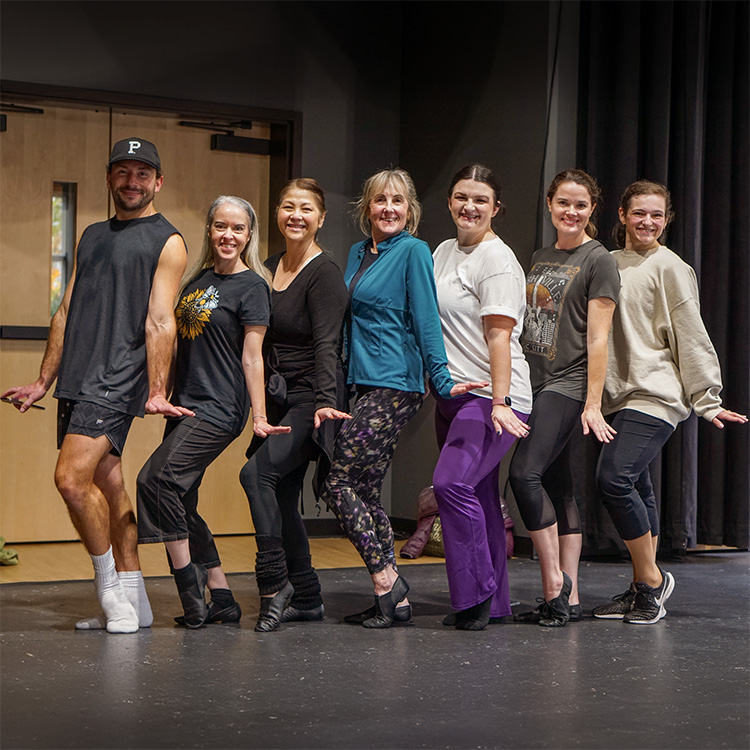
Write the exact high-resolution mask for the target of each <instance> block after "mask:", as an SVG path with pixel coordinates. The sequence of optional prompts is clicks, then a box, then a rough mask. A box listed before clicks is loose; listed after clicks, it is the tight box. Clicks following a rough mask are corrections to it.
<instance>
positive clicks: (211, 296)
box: [175, 285, 219, 339]
mask: <svg viewBox="0 0 750 750" xmlns="http://www.w3.org/2000/svg"><path fill="white" fill-rule="evenodd" d="M218 304H219V290H218V289H217V288H216V287H215V286H213V285H212V286H210V287H208V289H196V290H195V291H194V292H190V294H188V295H186V296H185V297H183V298H182V299H181V300H180V304H179V305H177V309H176V310H175V317H176V318H177V330H178V331H179V333H180V336H182V338H184V339H194V338H197V337H198V336H200V335H201V333H203V328H204V326H205V325H206V323H208V319H209V318H210V317H211V310H213V309H214V308H215V307H217V306H218Z"/></svg>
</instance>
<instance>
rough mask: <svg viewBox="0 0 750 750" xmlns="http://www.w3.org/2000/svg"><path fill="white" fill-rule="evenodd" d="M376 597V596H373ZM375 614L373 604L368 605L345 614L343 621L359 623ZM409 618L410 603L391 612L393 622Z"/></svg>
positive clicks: (404, 620) (352, 623)
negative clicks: (358, 610) (353, 612)
mask: <svg viewBox="0 0 750 750" xmlns="http://www.w3.org/2000/svg"><path fill="white" fill-rule="evenodd" d="M375 598H376V599H377V596H376V597H375ZM376 614H377V610H376V609H375V605H374V604H373V605H372V607H368V608H367V609H365V610H363V611H362V612H356V613H355V614H353V615H346V616H345V617H344V622H347V623H349V624H350V625H361V624H362V623H363V622H364V621H365V620H370V619H372V618H373V617H375V615H376ZM409 620H411V604H404V605H403V606H402V607H396V609H395V610H394V612H393V622H409Z"/></svg>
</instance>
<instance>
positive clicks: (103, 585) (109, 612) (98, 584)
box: [91, 547, 138, 633]
mask: <svg viewBox="0 0 750 750" xmlns="http://www.w3.org/2000/svg"><path fill="white" fill-rule="evenodd" d="M91 562H92V563H93V564H94V588H95V589H96V595H97V596H98V597H99V603H100V604H101V605H102V610H103V611H104V616H105V618H106V620H107V632H108V633H135V632H137V630H138V614H137V613H136V611H135V608H134V607H133V605H132V604H131V603H130V601H129V600H128V597H127V595H126V594H125V589H124V587H123V585H122V583H120V579H119V578H118V577H117V571H116V570H115V558H114V557H113V556H112V547H110V548H109V549H108V550H107V551H106V552H105V553H104V554H103V555H91Z"/></svg>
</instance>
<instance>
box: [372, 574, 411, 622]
mask: <svg viewBox="0 0 750 750" xmlns="http://www.w3.org/2000/svg"><path fill="white" fill-rule="evenodd" d="M408 593H409V584H408V583H407V582H406V581H405V580H404V579H403V578H402V577H401V576H399V577H398V578H397V579H396V582H395V583H394V584H393V588H392V589H391V590H390V591H388V592H387V593H385V594H383V595H382V596H376V597H375V616H374V617H370V618H369V619H367V620H365V621H364V622H363V623H362V626H363V627H365V628H378V629H380V628H390V627H391V625H393V621H394V619H395V615H396V605H397V604H398V603H399V602H400V601H401V600H402V599H403V598H404V597H405V596H406V595H407V594H408Z"/></svg>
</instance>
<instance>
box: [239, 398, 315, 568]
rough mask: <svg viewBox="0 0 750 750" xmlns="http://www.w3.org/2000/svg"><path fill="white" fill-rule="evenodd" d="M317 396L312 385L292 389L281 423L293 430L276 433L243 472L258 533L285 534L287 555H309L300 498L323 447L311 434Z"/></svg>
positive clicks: (255, 454)
mask: <svg viewBox="0 0 750 750" xmlns="http://www.w3.org/2000/svg"><path fill="white" fill-rule="evenodd" d="M314 416H315V396H314V394H313V392H312V391H310V390H299V391H291V392H290V393H289V394H287V402H286V412H282V416H281V419H280V421H279V424H281V425H288V426H289V427H291V428H292V431H291V432H289V433H286V434H280V435H271V436H270V437H268V438H266V439H265V440H263V442H262V444H261V446H260V447H259V448H258V450H256V451H255V453H253V455H252V456H251V457H250V460H249V461H248V462H247V463H246V464H245V466H244V467H243V468H242V471H241V472H240V482H241V483H242V488H243V489H244V490H245V494H246V495H247V499H248V502H249V503H250V512H251V513H252V516H253V525H254V526H255V533H256V534H257V535H258V536H269V537H282V538H283V542H284V552H285V553H286V556H287V557H288V558H300V557H306V556H308V555H309V554H310V545H309V543H308V540H307V532H306V531H305V526H304V523H303V522H302V516H301V515H300V513H299V498H300V493H301V491H302V485H303V483H304V480H305V474H306V472H307V467H308V464H309V463H310V461H313V460H315V459H316V458H317V456H318V451H319V450H320V449H319V448H318V446H317V445H316V444H315V441H314V440H313V438H312V434H313V419H314Z"/></svg>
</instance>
